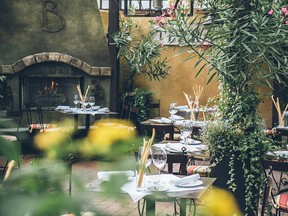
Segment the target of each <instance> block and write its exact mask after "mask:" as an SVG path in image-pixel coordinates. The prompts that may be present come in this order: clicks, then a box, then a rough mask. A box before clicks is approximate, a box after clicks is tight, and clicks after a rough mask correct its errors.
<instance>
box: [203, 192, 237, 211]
mask: <svg viewBox="0 0 288 216" xmlns="http://www.w3.org/2000/svg"><path fill="white" fill-rule="evenodd" d="M203 201H204V202H205V203H206V204H207V206H206V207H205V210H204V211H205V213H207V215H211V216H241V215H242V213H241V212H240V210H239V207H238V205H237V202H236V199H235V198H234V196H233V195H232V193H231V192H229V191H226V190H223V189H219V188H215V187H214V188H213V189H211V190H209V191H208V193H207V194H206V195H205V197H204V198H203Z"/></svg>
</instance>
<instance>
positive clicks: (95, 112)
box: [55, 106, 118, 130]
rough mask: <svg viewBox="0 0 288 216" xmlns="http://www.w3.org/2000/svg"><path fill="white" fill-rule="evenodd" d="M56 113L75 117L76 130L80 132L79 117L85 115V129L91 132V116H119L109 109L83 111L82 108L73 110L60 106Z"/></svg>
mask: <svg viewBox="0 0 288 216" xmlns="http://www.w3.org/2000/svg"><path fill="white" fill-rule="evenodd" d="M55 110H56V111H58V112H60V113H63V114H66V115H73V116H74V117H73V118H74V129H75V130H78V125H79V116H80V115H85V129H86V130H89V128H90V116H91V115H92V116H95V115H97V116H98V115H99V116H103V115H106V116H109V115H118V113H117V112H111V111H110V110H109V109H108V108H107V107H103V108H101V107H97V108H95V109H93V108H92V109H89V108H88V109H82V108H72V107H70V106H58V107H56V109H55Z"/></svg>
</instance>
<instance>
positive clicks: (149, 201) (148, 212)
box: [145, 196, 156, 216]
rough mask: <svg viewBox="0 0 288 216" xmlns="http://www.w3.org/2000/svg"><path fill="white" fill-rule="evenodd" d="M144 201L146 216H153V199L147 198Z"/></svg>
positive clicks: (151, 197)
mask: <svg viewBox="0 0 288 216" xmlns="http://www.w3.org/2000/svg"><path fill="white" fill-rule="evenodd" d="M145 200H146V216H154V215H155V210H156V209H155V197H154V196H147V197H146V198H145Z"/></svg>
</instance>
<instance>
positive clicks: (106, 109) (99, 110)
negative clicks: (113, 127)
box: [98, 107, 110, 112]
mask: <svg viewBox="0 0 288 216" xmlns="http://www.w3.org/2000/svg"><path fill="white" fill-rule="evenodd" d="M98 112H110V110H109V109H108V108H107V107H103V108H101V109H98Z"/></svg>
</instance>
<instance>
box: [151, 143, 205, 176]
mask: <svg viewBox="0 0 288 216" xmlns="http://www.w3.org/2000/svg"><path fill="white" fill-rule="evenodd" d="M189 142H190V143H191V144H189V145H187V144H184V143H182V142H181V141H174V140H163V141H161V142H158V143H155V144H153V146H155V147H160V148H164V149H165V150H166V152H167V165H168V173H173V174H180V175H187V164H188V162H189V160H191V159H193V158H194V157H209V153H208V147H207V146H206V145H204V144H203V143H202V142H201V141H199V140H194V139H189ZM175 163H179V164H180V166H179V171H178V172H173V164H175Z"/></svg>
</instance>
